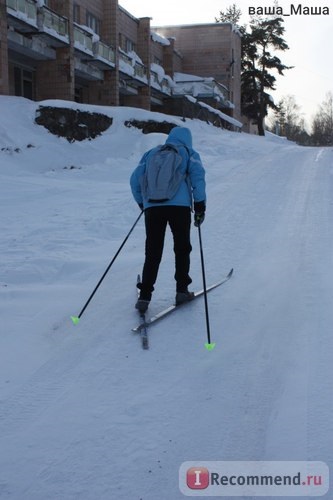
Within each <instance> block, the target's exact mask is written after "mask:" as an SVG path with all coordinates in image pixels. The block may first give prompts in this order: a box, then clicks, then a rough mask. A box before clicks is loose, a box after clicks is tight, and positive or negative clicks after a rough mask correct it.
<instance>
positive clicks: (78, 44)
mask: <svg viewBox="0 0 333 500" xmlns="http://www.w3.org/2000/svg"><path fill="white" fill-rule="evenodd" d="M93 44H94V42H93V34H92V33H91V32H90V31H87V30H85V29H84V28H83V27H82V26H78V25H74V48H75V50H77V51H79V52H81V53H84V54H86V55H87V56H91V57H93V55H94V53H93Z"/></svg>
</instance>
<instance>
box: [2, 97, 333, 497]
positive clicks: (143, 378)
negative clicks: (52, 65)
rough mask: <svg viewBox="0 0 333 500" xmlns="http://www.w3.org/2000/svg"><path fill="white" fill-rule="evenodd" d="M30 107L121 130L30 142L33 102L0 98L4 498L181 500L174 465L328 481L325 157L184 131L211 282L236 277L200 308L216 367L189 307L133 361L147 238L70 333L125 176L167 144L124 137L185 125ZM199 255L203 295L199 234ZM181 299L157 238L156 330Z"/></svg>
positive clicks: (113, 233)
mask: <svg viewBox="0 0 333 500" xmlns="http://www.w3.org/2000/svg"><path fill="white" fill-rule="evenodd" d="M42 104H43V105H55V106H69V107H71V108H74V109H82V110H90V111H99V112H103V113H106V114H108V115H109V116H112V117H113V119H114V121H113V124H112V126H111V127H110V128H109V129H108V130H107V131H106V132H105V133H104V134H103V135H102V136H100V137H98V138H96V139H95V140H93V141H88V140H87V141H83V142H75V143H71V144H70V143H68V141H67V140H65V139H63V138H57V137H55V136H53V135H51V134H50V133H49V132H48V131H47V130H46V129H44V128H43V127H40V126H38V125H36V124H35V123H34V116H35V111H36V109H37V107H38V105H39V104H38V103H34V102H31V101H28V100H25V99H23V98H15V97H3V96H0V116H1V118H0V176H1V180H0V208H1V210H0V234H1V240H0V251H1V261H0V293H1V301H0V315H1V333H0V356H1V358H0V403H1V419H0V427H1V429H0V436H1V437H0V449H1V455H0V457H1V458H0V497H1V498H10V499H11V500H31V499H33V500H46V499H52V500H53V499H64V500H74V499H78V498H80V499H84V500H96V499H99V500H110V499H115V500H140V499H143V500H178V499H179V500H180V499H181V498H184V496H183V495H182V493H181V492H180V490H179V486H178V470H179V467H180V466H181V464H182V463H183V462H185V461H192V460H196V461H198V460H202V461H208V460H219V461H221V460H225V461H229V460H283V461H284V460H288V461H289V460H312V461H313V460H320V461H323V462H326V463H327V464H328V465H330V466H331V465H332V449H333V429H332V411H333V403H332V376H333V373H332V372H333V368H332V351H333V340H332V338H333V337H332V324H333V312H332V310H333V308H332V296H333V237H332V218H333V202H332V193H333V163H332V157H333V151H332V148H302V147H299V146H297V145H295V144H293V143H291V142H289V141H286V140H282V139H281V138H278V137H276V136H274V135H272V134H268V135H267V137H265V138H262V137H257V136H250V135H247V134H244V133H241V134H239V133H232V132H228V131H225V130H221V129H218V128H215V127H213V126H210V125H206V124H205V123H203V122H200V121H197V120H188V121H186V123H185V125H186V126H188V127H190V129H191V130H192V133H193V139H194V146H195V148H196V149H197V150H198V151H199V153H200V155H201V157H202V160H203V163H204V165H205V167H206V171H207V194H208V205H207V214H206V220H205V222H204V224H203V226H202V237H203V246H204V254H205V263H206V275H207V281H208V283H212V282H214V281H215V280H216V279H218V278H220V277H222V276H223V275H224V274H225V273H226V272H228V271H229V269H230V268H231V267H234V269H235V271H234V276H233V278H232V279H231V280H230V281H229V282H228V283H227V284H225V285H222V287H220V288H218V289H216V290H214V291H212V292H211V293H210V294H209V297H208V303H209V313H210V326H211V336H212V341H214V342H215V343H216V347H215V349H214V350H213V351H211V352H208V351H207V350H206V349H205V347H204V343H205V342H206V330H205V318H204V302H203V300H201V299H198V300H197V301H196V302H195V303H192V304H188V305H187V306H186V307H185V306H184V308H183V309H180V310H179V311H176V312H175V313H173V314H172V315H171V316H170V317H169V318H165V319H164V320H162V321H161V322H160V323H158V324H156V325H155V326H152V327H151V330H150V332H149V334H150V350H149V351H143V350H142V349H141V347H140V342H139V338H138V337H137V336H136V335H135V334H134V333H132V332H131V328H132V327H134V326H136V325H137V323H138V318H137V314H136V312H135V310H134V308H133V305H134V302H135V299H136V291H135V281H136V276H137V273H139V272H140V271H141V267H142V263H143V256H144V224H143V220H142V219H141V220H140V222H139V224H138V226H137V227H136V228H135V230H134V231H133V233H132V235H131V236H130V238H129V240H128V242H127V244H126V245H125V247H124V249H123V250H122V252H121V253H120V255H119V257H118V258H117V260H116V261H115V263H114V265H113V266H112V268H111V269H110V271H109V273H108V275H107V277H106V278H105V280H104V282H103V284H102V285H101V287H100V288H99V290H98V291H97V293H96V295H95V297H94V298H93V300H92V302H91V303H90V305H89V307H88V308H87V310H86V312H85V313H84V315H83V316H82V318H81V320H80V323H79V324H78V325H77V326H74V325H73V324H72V323H71V320H70V315H75V314H77V313H78V312H79V311H80V309H81V307H82V306H83V305H84V303H85V301H86V299H87V298H88V296H89V295H90V293H91V292H92V290H93V288H94V287H95V285H96V283H97V281H98V280H99V278H100V277H101V275H102V273H103V272H104V270H105V269H106V267H107V265H108V263H109V262H110V261H111V259H112V257H113V255H114V254H115V253H116V251H117V249H118V248H119V246H120V244H121V242H122V241H123V239H124V238H125V236H126V234H127V232H128V230H129V229H130V227H131V225H132V224H133V222H134V221H135V219H136V217H137V216H138V207H137V206H136V204H135V202H134V201H133V200H132V198H131V194H130V190H129V176H130V174H131V172H132V170H133V169H134V167H135V166H136V165H137V163H138V161H139V159H140V157H141V155H142V154H143V153H144V152H145V151H146V150H147V149H148V148H150V147H152V146H154V145H156V144H159V143H161V142H163V141H164V140H165V137H166V136H165V135H164V134H159V133H155V134H149V135H143V134H142V133H141V132H140V131H139V130H137V129H135V128H127V127H125V126H124V121H126V120H128V119H130V118H136V119H139V120H144V119H155V120H158V121H164V120H169V121H171V122H173V123H175V124H178V125H184V123H183V121H182V120H181V119H180V118H177V117H167V116H165V115H163V114H158V113H156V114H155V113H150V112H148V111H144V110H140V109H132V108H120V107H119V108H108V107H100V106H87V105H83V104H77V103H69V102H67V101H44V102H43V103H42ZM192 245H193V252H192V261H191V262H192V264H191V275H192V278H193V285H192V289H193V290H196V289H199V288H201V285H202V279H201V266H200V254H199V248H198V237H197V232H196V229H195V228H193V231H192ZM174 292H175V290H174V280H173V252H172V241H171V236H170V233H169V232H168V233H167V237H166V245H165V250H164V258H163V262H162V264H161V268H160V273H159V276H158V282H157V284H156V290H155V292H154V297H153V300H152V303H151V306H150V314H154V313H156V312H158V311H160V310H161V309H163V308H164V307H166V306H168V305H170V304H171V303H172V301H173V299H174ZM247 498H249V497H247ZM302 498H303V497H302ZM325 498H326V497H325ZM327 498H329V496H327Z"/></svg>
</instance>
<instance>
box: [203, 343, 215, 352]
mask: <svg viewBox="0 0 333 500" xmlns="http://www.w3.org/2000/svg"><path fill="white" fill-rule="evenodd" d="M215 345H216V344H215V342H214V343H213V344H208V342H207V343H206V344H205V347H206V349H207V351H212V350H213V349H214V347H215Z"/></svg>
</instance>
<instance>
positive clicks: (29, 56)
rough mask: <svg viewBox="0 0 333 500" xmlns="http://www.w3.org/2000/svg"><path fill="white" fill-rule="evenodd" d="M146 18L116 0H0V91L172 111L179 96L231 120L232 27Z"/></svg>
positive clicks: (234, 89) (234, 110) (235, 105)
mask: <svg viewBox="0 0 333 500" xmlns="http://www.w3.org/2000/svg"><path fill="white" fill-rule="evenodd" d="M150 22H151V21H150V18H148V17H145V18H140V19H137V18H135V17H134V16H132V15H131V14H130V13H129V12H127V11H126V10H125V9H123V8H122V7H121V6H120V5H119V4H118V0H94V2H90V1H88V0H75V1H74V0H66V2H65V1H62V0H0V94H4V95H18V96H24V97H27V98H29V99H33V100H38V101H40V100H44V99H50V98H53V99H64V100H71V101H74V100H76V101H78V102H86V103H88V104H100V105H110V106H118V105H126V106H134V107H141V108H144V109H153V110H159V111H165V112H171V113H174V112H175V109H178V113H177V114H180V113H179V109H180V108H179V103H180V102H181V101H182V102H183V103H184V99H186V100H187V103H189V104H188V106H192V108H193V104H194V103H193V100H195V101H196V103H201V102H203V103H204V104H205V105H206V110H207V109H209V110H210V111H209V112H211V109H210V108H212V109H213V110H214V109H216V110H217V111H219V112H220V113H222V115H221V116H226V117H227V116H228V115H229V116H230V117H234V118H235V119H236V120H238V119H239V118H240V35H239V34H238V33H237V31H235V30H234V29H233V26H232V25H231V24H209V25H194V26H175V27H172V26H168V27H159V28H154V29H152V28H151V25H150ZM191 37H195V38H192V40H191ZM193 39H195V40H196V42H195V44H193ZM185 95H187V96H189V97H192V101H191V99H188V98H185V97H184V96H185ZM183 107H184V105H183ZM234 123H236V122H235V120H234ZM229 124H232V121H229Z"/></svg>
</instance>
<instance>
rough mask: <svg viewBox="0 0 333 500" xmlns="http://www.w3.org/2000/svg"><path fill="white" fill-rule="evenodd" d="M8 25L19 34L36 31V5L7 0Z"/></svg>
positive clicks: (19, 0) (30, 2)
mask: <svg viewBox="0 0 333 500" xmlns="http://www.w3.org/2000/svg"><path fill="white" fill-rule="evenodd" d="M6 4H7V14H8V16H9V19H8V23H9V25H10V26H13V27H14V28H18V29H19V30H20V32H31V31H34V30H36V31H37V30H38V25H37V4H36V3H35V2H33V1H32V0H7V2H6Z"/></svg>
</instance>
